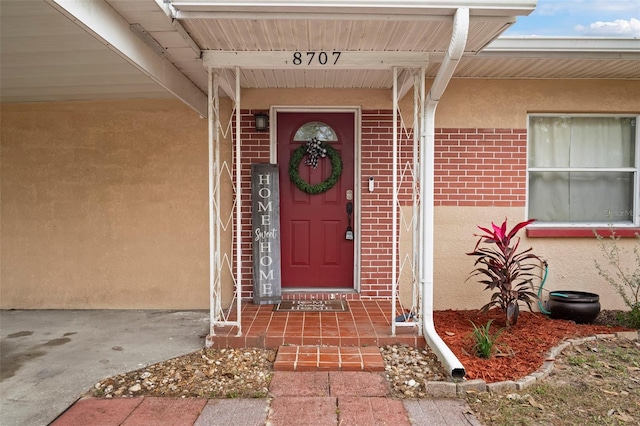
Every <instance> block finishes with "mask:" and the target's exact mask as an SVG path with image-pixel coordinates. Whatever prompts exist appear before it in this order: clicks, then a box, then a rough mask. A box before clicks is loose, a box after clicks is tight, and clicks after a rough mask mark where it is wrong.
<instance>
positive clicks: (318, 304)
mask: <svg viewBox="0 0 640 426" xmlns="http://www.w3.org/2000/svg"><path fill="white" fill-rule="evenodd" d="M273 310H274V311H276V312H348V311H349V304H348V303H347V301H346V300H283V301H282V302H280V303H278V304H277V305H275V306H274V307H273Z"/></svg>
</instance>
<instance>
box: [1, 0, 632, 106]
mask: <svg viewBox="0 0 640 426" xmlns="http://www.w3.org/2000/svg"><path fill="white" fill-rule="evenodd" d="M0 1H1V2H2V10H1V14H0V18H1V25H0V30H1V31H2V36H1V37H0V41H1V43H2V48H1V49H0V56H1V57H0V66H1V67H2V71H1V73H0V78H1V79H2V80H1V82H0V95H1V98H0V100H1V101H2V102H33V101H36V102H37V101H62V100H91V99H123V98H158V97H164V98H167V97H177V98H179V99H181V100H183V101H184V102H185V103H186V104H188V105H189V106H191V107H192V108H193V109H195V110H196V111H198V112H199V113H200V114H201V115H205V114H206V110H205V109H204V107H203V106H204V104H205V100H206V95H205V93H207V83H208V79H207V67H223V68H219V69H220V70H222V69H224V74H225V75H226V77H225V78H228V79H229V78H231V79H233V78H234V77H233V76H234V73H235V72H236V70H238V72H239V73H240V85H241V87H243V88H363V89H376V88H390V87H391V84H392V80H393V79H392V72H391V70H390V67H392V66H399V67H424V68H426V69H425V75H426V77H427V78H433V77H435V75H436V73H437V71H438V69H439V67H440V64H441V62H442V60H443V58H444V57H445V56H446V51H447V48H448V46H449V42H450V38H451V33H452V29H453V24H452V22H453V15H454V12H455V10H456V9H458V8H461V7H466V8H468V9H469V16H470V22H469V34H468V41H467V43H466V47H465V52H464V54H463V56H462V58H461V59H460V64H459V66H458V67H457V68H456V71H455V74H454V75H453V77H454V78H527V79H540V78H554V79H555V78H567V79H569V78H571V79H574V78H584V79H587V78H592V79H632V80H639V79H640V47H638V40H637V39H625V40H622V39H562V38H537V37H536V38H533V37H531V38H522V39H514V38H498V37H499V36H500V34H502V33H503V32H504V31H505V30H506V29H507V28H508V27H509V26H510V25H511V24H513V23H514V22H515V19H516V17H517V16H524V15H527V14H529V13H530V12H531V11H533V9H534V7H535V3H536V2H535V1H498V0H494V1H476V0H466V1H461V0H451V1H429V0H413V1H410V0H399V1H395V2H394V1H390V0H387V1H381V0H366V1H365V0H331V1H321V0H315V1H310V0H274V1H249V0H236V1H231V0H229V1H226V2H224V1H202V0H195V1H181V0H175V1H169V0H39V1H28V2H26V1H23V0H0ZM296 51H299V52H303V53H304V54H305V57H306V54H307V52H311V53H313V52H322V51H324V52H342V56H341V59H342V60H341V61H340V64H339V65H338V64H334V65H336V66H334V67H333V69H329V68H328V67H326V66H323V67H321V66H313V64H311V65H308V66H305V67H299V68H297V69H296V68H295V67H292V66H290V65H289V66H287V65H286V64H285V65H284V66H283V65H282V59H283V58H285V57H287V56H290V55H291V54H292V53H293V52H296ZM231 55H238V57H237V58H235V59H233V58H230V56H231ZM358 56H359V58H358ZM276 58H279V59H278V61H280V63H279V64H278V63H275V62H276ZM378 60H379V61H381V62H376V61H378ZM236 66H237V69H234V67H236Z"/></svg>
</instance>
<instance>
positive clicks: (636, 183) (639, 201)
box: [525, 113, 640, 228]
mask: <svg viewBox="0 0 640 426" xmlns="http://www.w3.org/2000/svg"><path fill="white" fill-rule="evenodd" d="M532 117H568V118H573V117H579V118H589V117H605V118H607V117H610V118H616V117H617V118H634V119H635V120H636V135H635V138H636V139H635V166H634V167H611V168H602V167H600V168H597V169H596V168H588V167H586V168H585V167H530V166H529V154H530V152H531V143H532V140H531V131H530V130H531V129H530V128H529V126H530V123H531V118H532ZM593 170H597V171H599V172H631V173H633V175H634V176H633V194H634V198H633V206H632V209H633V212H632V221H631V223H616V222H613V223H606V222H580V223H575V222H539V223H538V222H534V223H532V224H531V225H529V227H531V228H536V227H540V228H572V227H573V228H601V227H608V226H613V227H614V228H637V227H640V115H637V114H579V113H565V114H559V113H555V114H546V113H531V114H527V158H526V188H527V189H526V201H525V212H526V213H525V215H526V217H527V218H528V219H535V218H529V201H530V194H529V177H530V174H531V172H544V171H557V172H590V171H593Z"/></svg>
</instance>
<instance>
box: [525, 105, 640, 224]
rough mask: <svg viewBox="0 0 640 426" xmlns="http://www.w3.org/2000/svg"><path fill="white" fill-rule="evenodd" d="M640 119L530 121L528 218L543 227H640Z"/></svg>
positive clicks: (588, 117) (546, 118)
mask: <svg viewBox="0 0 640 426" xmlns="http://www.w3.org/2000/svg"><path fill="white" fill-rule="evenodd" d="M637 122H638V117H637V116H613V115H606V116H603V115H598V116H594V115H562V116H559V115H537V114H536V115H530V116H529V130H528V149H527V155H528V161H527V162H528V167H527V173H528V176H527V185H528V198H527V203H528V217H529V218H532V219H537V220H538V222H537V223H538V224H539V225H559V226H571V225H578V226H593V225H596V226H597V225H601V226H602V225H607V224H613V225H616V226H639V225H640V212H639V211H638V209H639V205H640V178H639V177H638V175H639V173H638V170H639V168H640V160H639V159H638V157H639V156H640V155H639V152H640V149H639V147H638V129H637Z"/></svg>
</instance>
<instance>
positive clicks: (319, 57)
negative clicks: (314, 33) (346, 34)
mask: <svg viewBox="0 0 640 426" xmlns="http://www.w3.org/2000/svg"><path fill="white" fill-rule="evenodd" d="M341 53H342V52H330V53H327V52H304V53H303V52H293V65H303V64H304V63H305V62H306V65H313V64H316V63H317V64H319V65H327V64H329V65H336V64H337V63H338V59H340V54H341ZM331 62H333V64H331Z"/></svg>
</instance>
